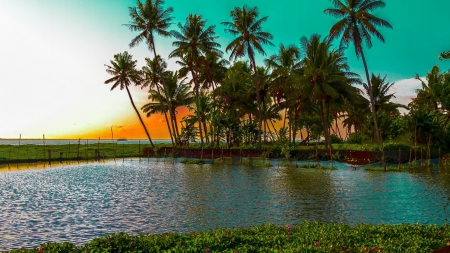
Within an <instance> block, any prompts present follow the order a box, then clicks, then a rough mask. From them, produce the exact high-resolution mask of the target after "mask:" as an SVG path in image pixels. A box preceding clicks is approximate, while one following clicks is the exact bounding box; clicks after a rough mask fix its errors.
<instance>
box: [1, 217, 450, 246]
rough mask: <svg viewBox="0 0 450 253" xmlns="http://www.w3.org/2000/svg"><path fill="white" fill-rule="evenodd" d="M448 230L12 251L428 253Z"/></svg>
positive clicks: (339, 230) (187, 238)
mask: <svg viewBox="0 0 450 253" xmlns="http://www.w3.org/2000/svg"><path fill="white" fill-rule="evenodd" d="M449 239H450V226H449V225H443V226H437V225H426V226H425V225H417V224H416V225H410V224H404V225H367V224H359V225H356V226H348V225H343V224H334V223H319V222H303V223H301V224H299V225H292V226H289V225H286V226H275V225H271V224H265V225H260V226H255V227H252V228H240V229H217V230H213V231H204V232H191V233H188V234H176V233H165V234H141V235H139V236H135V235H128V234H125V233H119V234H113V235H107V236H105V237H103V238H97V239H94V240H92V241H90V242H88V243H86V244H85V245H82V246H75V245H73V244H71V243H47V244H43V245H41V246H40V247H39V248H35V249H18V250H12V251H10V252H46V253H47V252H239V253H241V252H427V253H429V252H432V251H433V250H436V249H439V248H442V247H445V246H446V245H447V243H448V240H449Z"/></svg>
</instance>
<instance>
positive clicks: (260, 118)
mask: <svg viewBox="0 0 450 253" xmlns="http://www.w3.org/2000/svg"><path fill="white" fill-rule="evenodd" d="M248 54H249V56H250V61H251V63H252V65H253V71H254V72H255V76H254V79H255V89H256V103H257V104H258V114H259V129H258V136H259V137H258V139H259V148H261V127H262V121H263V118H262V112H261V97H260V96H259V81H258V71H257V69H256V63H255V59H254V57H253V50H251V49H250V50H249V52H248Z"/></svg>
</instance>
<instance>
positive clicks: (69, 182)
mask: <svg viewBox="0 0 450 253" xmlns="http://www.w3.org/2000/svg"><path fill="white" fill-rule="evenodd" d="M37 167H38V168H41V169H39V170H7V172H0V213H1V215H0V242H1V243H3V247H2V248H0V250H8V249H12V248H18V247H23V246H25V247H32V246H36V245H39V244H40V243H43V242H46V241H71V242H74V243H77V244H81V243H85V242H87V241H89V240H90V239H92V238H94V237H98V236H103V235H104V234H105V233H112V232H119V231H125V232H129V233H140V232H149V233H163V232H167V231H173V232H188V231H192V230H207V229H214V228H217V227H248V226H253V225H257V224H260V223H263V222H272V223H276V224H294V223H298V222H301V221H302V220H320V221H326V222H340V223H347V224H356V223H358V222H364V223H374V224H377V223H394V224H397V223H405V222H406V223H415V222H419V223H422V224H429V223H437V224H443V223H448V222H449V218H448V217H450V209H449V203H450V199H449V197H448V196H449V195H450V174H449V172H448V170H446V169H441V170H436V169H430V170H420V171H419V170H416V171H412V172H410V173H383V172H369V171H364V170H356V171H354V170H351V169H349V168H347V167H346V166H345V165H343V164H337V167H338V169H337V170H320V169H302V168H295V167H278V166H273V167H270V168H255V167H248V166H228V165H210V164H209V165H208V164H205V165H188V164H180V163H175V164H172V163H170V162H168V163H164V162H163V160H152V159H150V160H148V161H147V160H143V161H142V162H140V163H139V162H138V160H136V159H135V160H133V161H130V160H128V161H125V162H122V161H116V162H114V161H106V162H101V163H92V162H89V163H88V164H81V163H80V164H78V163H74V164H60V165H57V166H54V165H52V166H51V167H48V166H47V167H45V168H44V167H39V166H37Z"/></svg>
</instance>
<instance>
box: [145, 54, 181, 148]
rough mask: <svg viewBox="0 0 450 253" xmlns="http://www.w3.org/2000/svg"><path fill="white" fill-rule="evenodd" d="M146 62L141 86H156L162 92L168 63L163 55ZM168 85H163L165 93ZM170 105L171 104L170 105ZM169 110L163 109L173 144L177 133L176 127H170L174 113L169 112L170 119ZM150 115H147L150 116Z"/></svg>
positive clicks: (146, 59)
mask: <svg viewBox="0 0 450 253" xmlns="http://www.w3.org/2000/svg"><path fill="white" fill-rule="evenodd" d="M145 62H146V65H145V66H143V67H142V75H143V79H142V85H141V88H144V87H147V86H149V87H150V90H152V89H154V88H156V93H158V94H161V91H160V86H161V85H160V83H161V84H162V83H164V81H163V80H162V79H163V75H164V74H165V72H166V69H167V63H166V62H165V61H164V59H162V58H161V56H159V55H157V56H156V57H155V58H153V60H152V59H150V58H145ZM166 87H167V86H166V85H165V86H164V87H162V90H163V91H164V93H167V91H166ZM163 97H166V95H164V96H163ZM167 103H168V104H170V103H171V101H167ZM169 107H170V106H169ZM168 112H169V110H165V111H161V113H163V114H164V118H165V119H166V123H167V129H168V131H169V136H170V139H171V140H172V144H174V143H175V140H176V133H175V128H173V127H172V128H171V127H170V123H169V122H171V121H172V119H173V115H172V113H171V112H169V116H170V118H171V120H170V121H169V119H168V117H167V113H168ZM148 116H149V115H147V117H148Z"/></svg>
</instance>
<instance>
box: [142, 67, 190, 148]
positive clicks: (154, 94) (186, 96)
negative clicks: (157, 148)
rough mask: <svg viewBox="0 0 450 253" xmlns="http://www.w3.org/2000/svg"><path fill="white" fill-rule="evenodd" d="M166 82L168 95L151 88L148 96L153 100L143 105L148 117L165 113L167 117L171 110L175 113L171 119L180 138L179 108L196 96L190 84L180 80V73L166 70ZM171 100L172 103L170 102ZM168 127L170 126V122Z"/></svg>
mask: <svg viewBox="0 0 450 253" xmlns="http://www.w3.org/2000/svg"><path fill="white" fill-rule="evenodd" d="M164 79H165V81H164V84H165V85H166V88H165V90H166V91H167V94H168V95H169V96H168V97H166V96H165V94H164V93H161V92H159V91H156V90H149V95H148V98H149V99H150V100H151V101H152V102H150V103H147V104H145V105H144V106H143V107H142V110H143V112H145V113H147V117H149V116H151V115H152V114H155V113H157V114H164V115H165V116H166V121H167V122H168V119H167V112H169V111H170V114H171V115H174V117H173V118H171V120H170V124H171V125H172V129H173V135H174V139H176V140H179V128H178V120H177V118H176V114H177V108H179V107H183V106H188V105H190V104H191V103H192V102H193V100H194V98H193V97H192V96H191V94H190V86H189V84H187V83H185V82H184V80H181V82H178V73H177V72H172V71H166V72H164ZM169 102H170V103H169ZM169 104H170V105H169ZM167 124H168V128H169V129H170V127H169V123H167Z"/></svg>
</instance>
